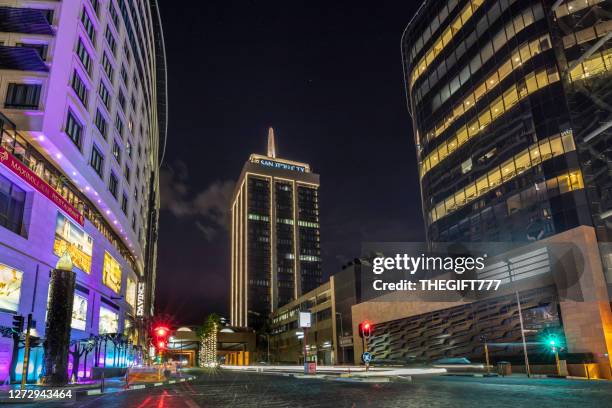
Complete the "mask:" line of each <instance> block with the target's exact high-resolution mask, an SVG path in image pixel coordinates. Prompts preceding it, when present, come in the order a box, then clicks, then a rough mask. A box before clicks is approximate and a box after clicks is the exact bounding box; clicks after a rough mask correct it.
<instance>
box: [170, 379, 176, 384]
mask: <svg viewBox="0 0 612 408" xmlns="http://www.w3.org/2000/svg"><path fill="white" fill-rule="evenodd" d="M174 383H176V380H170V381H168V384H174Z"/></svg>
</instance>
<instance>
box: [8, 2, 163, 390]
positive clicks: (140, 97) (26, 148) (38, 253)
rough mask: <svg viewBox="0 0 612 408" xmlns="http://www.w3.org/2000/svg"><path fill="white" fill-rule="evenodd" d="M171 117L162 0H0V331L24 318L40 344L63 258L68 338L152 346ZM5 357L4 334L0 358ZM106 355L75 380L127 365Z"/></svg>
mask: <svg viewBox="0 0 612 408" xmlns="http://www.w3.org/2000/svg"><path fill="white" fill-rule="evenodd" d="M166 116H167V111H166V65H165V50H164V43H163V34H162V29H161V25H160V17H159V10H158V6H157V2H156V1H135V0H71V1H21V0H16V1H15V0H11V1H0V137H1V143H0V163H1V164H0V326H4V327H10V326H11V321H12V316H13V315H15V314H21V315H27V314H28V313H32V314H33V318H34V320H35V321H36V322H37V327H36V336H38V337H40V338H44V334H45V333H44V331H45V320H46V309H47V292H48V284H49V270H50V269H51V268H53V267H54V266H55V265H56V262H57V260H58V258H59V257H60V256H62V255H63V254H64V253H65V252H68V254H69V255H70V257H71V259H72V262H73V264H74V272H75V273H76V282H77V283H76V290H75V298H74V303H73V305H74V306H73V318H72V333H71V338H72V339H73V340H74V341H76V340H79V339H89V338H91V337H92V336H94V337H95V338H102V337H100V336H102V335H117V334H118V335H121V336H123V337H122V339H123V340H125V342H126V343H125V344H127V341H128V340H129V342H130V344H131V345H135V346H138V345H141V346H144V345H145V344H146V338H145V337H146V336H145V332H146V330H145V329H144V323H143V319H144V318H146V317H148V316H151V315H152V313H153V303H154V291H155V278H156V257H157V229H158V228H157V223H158V210H159V167H160V164H161V161H162V159H163V153H164V146H165V140H166ZM96 344H97V343H96ZM118 344H119V343H118ZM125 344H124V343H121V347H123V346H125ZM73 347H74V345H73ZM77 347H78V346H77ZM96 347H97V346H96ZM11 349H12V340H11V339H8V338H0V361H2V362H6V361H11V359H12V354H11V353H12V352H11ZM107 349H108V355H109V356H111V357H109V358H108V362H107V359H106V357H105V356H104V355H100V359H99V360H96V361H93V354H94V353H91V354H90V355H89V356H88V357H87V358H82V359H81V360H80V362H79V361H77V362H76V363H74V364H73V361H72V360H70V364H69V365H72V366H73V374H74V375H75V376H76V377H78V378H79V379H81V378H88V377H90V376H91V367H102V366H107V364H114V365H123V366H125V365H126V364H128V363H130V362H128V361H126V360H123V361H121V362H119V361H117V359H116V358H114V357H112V356H113V353H114V351H113V346H112V345H111V346H108V347H107ZM71 350H72V349H71ZM96 354H100V353H98V351H96ZM7 356H8V357H7ZM113 359H114V360H113ZM87 360H89V361H87ZM111 361H112V363H111ZM16 366H17V367H18V366H19V365H16ZM31 370H32V373H31V378H30V379H31V380H33V381H35V380H37V378H36V374H37V372H38V371H37V370H38V368H37V367H36V368H35V367H31ZM9 371H10V376H11V379H13V380H15V379H17V380H18V379H19V376H20V375H21V374H20V373H19V372H16V371H15V369H13V368H10V369H9V367H8V366H6V365H4V363H0V380H2V381H4V379H5V377H6V376H7V375H9ZM71 374H72V373H71Z"/></svg>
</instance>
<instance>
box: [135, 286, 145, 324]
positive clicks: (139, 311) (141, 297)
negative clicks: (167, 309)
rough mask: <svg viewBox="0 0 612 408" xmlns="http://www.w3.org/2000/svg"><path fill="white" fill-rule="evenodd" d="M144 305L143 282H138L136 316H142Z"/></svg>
mask: <svg viewBox="0 0 612 408" xmlns="http://www.w3.org/2000/svg"><path fill="white" fill-rule="evenodd" d="M144 307H145V283H144V282H138V293H137V295H136V316H138V317H141V316H144Z"/></svg>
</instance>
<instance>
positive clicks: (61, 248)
mask: <svg viewBox="0 0 612 408" xmlns="http://www.w3.org/2000/svg"><path fill="white" fill-rule="evenodd" d="M92 249H93V240H92V239H91V237H90V236H89V235H88V234H87V233H86V232H85V231H83V230H82V229H80V228H79V227H77V226H76V225H75V224H74V223H73V222H72V221H70V220H69V219H68V218H67V217H66V216H65V215H64V214H62V213H60V212H58V213H57V220H56V222H55V241H54V242H53V253H54V254H55V255H57V256H62V255H64V252H66V251H68V254H70V258H71V259H72V263H73V264H74V266H76V267H77V268H79V269H80V270H82V271H83V272H87V273H89V272H90V271H91V254H92Z"/></svg>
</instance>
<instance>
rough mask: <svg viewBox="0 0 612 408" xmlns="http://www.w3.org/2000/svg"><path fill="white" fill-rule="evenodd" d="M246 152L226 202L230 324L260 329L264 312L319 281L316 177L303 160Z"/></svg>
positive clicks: (271, 151) (271, 145)
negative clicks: (229, 235) (245, 159)
mask: <svg viewBox="0 0 612 408" xmlns="http://www.w3.org/2000/svg"><path fill="white" fill-rule="evenodd" d="M267 153H268V154H267V155H260V154H251V156H250V157H249V160H248V161H247V162H246V163H245V165H244V167H243V168H242V173H241V174H240V178H239V180H238V183H236V188H235V190H234V194H233V197H232V204H231V246H232V247H231V257H232V262H231V273H232V278H231V305H230V310H231V312H230V317H231V324H232V325H233V326H239V327H255V328H257V327H259V326H260V325H261V324H262V323H263V322H264V321H265V319H266V317H267V316H268V314H269V313H271V312H274V311H275V310H276V309H277V308H278V307H280V306H282V305H284V304H286V303H288V302H290V301H291V300H293V299H295V298H296V297H298V296H300V295H301V294H302V293H305V292H308V291H309V290H312V289H313V288H315V287H317V286H319V285H320V284H321V282H322V273H321V256H320V245H319V198H318V196H319V192H318V190H319V175H318V174H315V173H312V172H311V170H310V166H309V165H308V164H306V163H300V162H295V161H291V160H286V159H281V158H278V157H277V152H276V143H275V139H274V130H273V129H272V128H270V129H269V130H268V152H267Z"/></svg>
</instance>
